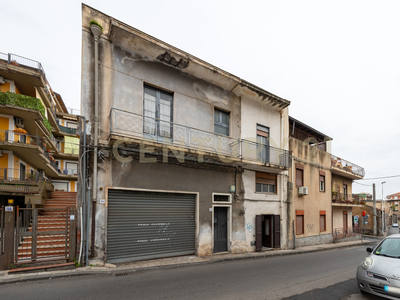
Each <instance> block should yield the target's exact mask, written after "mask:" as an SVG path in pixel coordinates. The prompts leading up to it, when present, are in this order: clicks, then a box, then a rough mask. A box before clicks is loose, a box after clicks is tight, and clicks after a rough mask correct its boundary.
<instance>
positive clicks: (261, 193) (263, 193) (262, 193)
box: [254, 192, 278, 195]
mask: <svg viewBox="0 0 400 300" xmlns="http://www.w3.org/2000/svg"><path fill="white" fill-rule="evenodd" d="M254 193H255V194H260V195H278V194H277V193H266V192H254Z"/></svg>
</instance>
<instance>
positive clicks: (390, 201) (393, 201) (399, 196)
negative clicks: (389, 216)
mask: <svg viewBox="0 0 400 300" xmlns="http://www.w3.org/2000/svg"><path fill="white" fill-rule="evenodd" d="M386 199H387V200H386V202H387V205H388V206H389V207H390V208H391V209H392V211H393V214H394V215H399V202H400V193H395V194H392V195H388V196H387V197H386Z"/></svg>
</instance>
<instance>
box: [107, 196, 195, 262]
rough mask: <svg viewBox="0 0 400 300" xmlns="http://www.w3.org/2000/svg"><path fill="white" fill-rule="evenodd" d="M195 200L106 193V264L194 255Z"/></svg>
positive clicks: (192, 198) (184, 197) (190, 197)
mask: <svg viewBox="0 0 400 300" xmlns="http://www.w3.org/2000/svg"><path fill="white" fill-rule="evenodd" d="M195 197H196V196H195V195H187V194H177V193H152V192H133V191H124V190H109V193H108V218H107V261H108V262H110V263H118V262H127V261H134V260H144V259H153V258H161V257H168V256H178V255H190V254H194V253H195V202H196V201H195Z"/></svg>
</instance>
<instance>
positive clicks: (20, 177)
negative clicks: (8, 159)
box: [0, 168, 49, 183]
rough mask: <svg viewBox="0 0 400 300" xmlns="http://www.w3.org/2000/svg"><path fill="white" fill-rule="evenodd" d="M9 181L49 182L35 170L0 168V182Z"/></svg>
mask: <svg viewBox="0 0 400 300" xmlns="http://www.w3.org/2000/svg"><path fill="white" fill-rule="evenodd" d="M10 181H13V182H15V181H23V182H49V180H48V179H47V178H46V177H45V176H44V175H43V174H42V173H40V172H38V171H35V170H24V169H22V170H21V169H13V168H0V182H3V183H4V182H10Z"/></svg>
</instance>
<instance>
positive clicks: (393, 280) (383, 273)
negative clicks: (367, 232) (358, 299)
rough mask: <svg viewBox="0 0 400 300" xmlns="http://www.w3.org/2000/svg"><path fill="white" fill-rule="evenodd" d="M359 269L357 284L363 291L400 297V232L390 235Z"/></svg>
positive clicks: (394, 297) (369, 251)
mask: <svg viewBox="0 0 400 300" xmlns="http://www.w3.org/2000/svg"><path fill="white" fill-rule="evenodd" d="M367 252H368V253H369V255H368V256H367V257H366V258H365V259H364V260H363V262H362V263H361V265H360V266H359V267H358V269H357V285H358V288H359V289H360V292H361V293H363V294H364V293H370V294H373V295H377V296H380V297H384V298H387V299H399V297H400V234H394V235H390V236H388V237H387V238H385V239H383V240H382V241H381V242H380V243H379V244H378V246H376V247H375V248H372V247H368V248H367Z"/></svg>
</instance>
